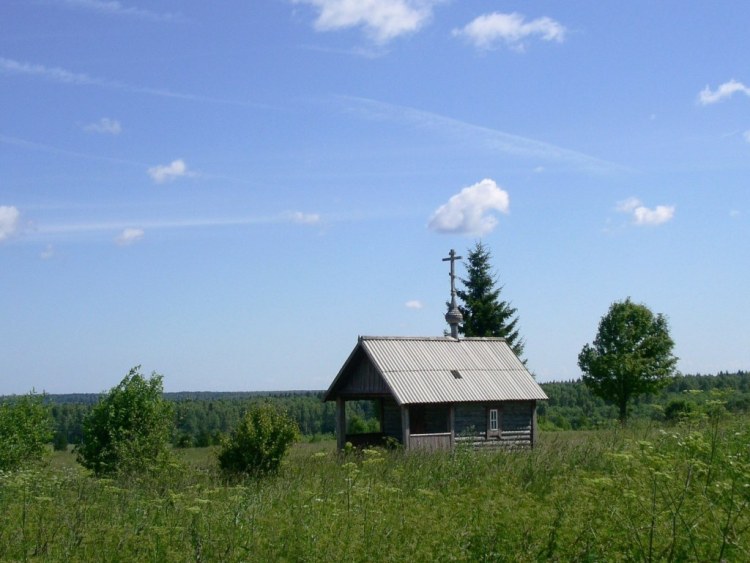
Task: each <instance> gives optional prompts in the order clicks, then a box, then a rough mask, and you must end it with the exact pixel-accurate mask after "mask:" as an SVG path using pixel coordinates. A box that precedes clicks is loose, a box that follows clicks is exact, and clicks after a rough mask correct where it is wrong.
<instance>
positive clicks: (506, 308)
mask: <svg viewBox="0 0 750 563" xmlns="http://www.w3.org/2000/svg"><path fill="white" fill-rule="evenodd" d="M491 260H492V253H491V252H490V249H489V248H487V247H486V246H485V245H483V244H482V243H481V241H480V242H477V243H476V245H475V246H474V248H473V249H470V250H469V251H468V254H467V257H466V261H465V265H466V273H467V277H466V278H459V280H460V281H461V283H462V284H463V286H464V287H463V289H460V290H457V291H456V295H457V296H458V297H459V298H460V299H461V301H463V305H459V307H458V308H459V310H460V311H461V314H462V315H463V317H464V320H463V324H461V325H459V327H458V332H459V333H461V334H463V335H464V336H501V337H503V338H505V340H506V341H507V342H508V345H509V346H510V347H511V349H512V350H513V351H514V352H515V353H516V355H517V356H518V357H519V358H520V357H521V355H522V354H523V348H524V341H523V339H522V338H521V337H520V334H519V332H518V316H517V315H516V313H517V310H516V308H515V307H512V306H511V305H510V303H508V302H507V301H502V300H501V299H500V293H501V291H502V289H503V288H502V286H500V287H497V286H496V284H497V276H496V275H495V274H494V273H493V272H492V269H491V263H490V262H491Z"/></svg>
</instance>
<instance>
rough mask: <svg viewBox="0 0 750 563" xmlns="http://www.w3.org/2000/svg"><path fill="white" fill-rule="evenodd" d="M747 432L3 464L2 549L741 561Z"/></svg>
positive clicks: (749, 486)
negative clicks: (417, 449) (122, 465)
mask: <svg viewBox="0 0 750 563" xmlns="http://www.w3.org/2000/svg"><path fill="white" fill-rule="evenodd" d="M749 445H750V424H749V421H748V420H747V419H743V420H719V418H717V417H715V418H713V419H707V420H702V421H690V422H687V423H685V424H682V425H680V426H675V427H664V428H659V427H651V426H636V427H631V428H627V429H621V428H613V429H608V430H601V431H592V432H568V433H566V432H558V433H550V434H542V436H541V439H540V443H539V445H538V447H537V448H536V449H535V450H533V451H515V452H496V453H483V452H474V451H471V450H458V451H456V452H453V453H438V454H429V455H427V454H421V455H420V454H418V453H404V452H399V451H395V452H386V451H383V450H364V451H362V452H354V453H351V454H348V455H343V454H337V453H336V452H334V451H333V446H332V444H331V443H330V442H328V443H318V444H305V445H300V446H298V448H297V449H296V450H295V451H294V452H293V454H292V456H290V458H289V459H288V460H287V461H286V462H285V464H284V466H283V467H282V470H281V472H280V474H279V475H278V476H277V477H274V478H270V479H265V480H260V481H252V480H247V481H244V482H240V483H227V482H225V481H224V480H223V477H222V475H221V474H220V473H219V472H218V471H217V470H216V469H215V465H216V464H215V462H214V460H213V458H212V454H211V453H210V451H208V450H192V451H191V450H188V451H187V452H186V455H187V456H188V457H187V459H185V460H184V461H182V462H181V463H175V464H173V466H172V467H170V468H169V469H168V470H167V471H165V472H163V473H161V474H159V475H151V476H148V477H141V478H130V479H129V480H124V479H120V480H108V479H96V478H93V477H91V476H90V475H88V474H87V473H85V472H84V471H82V470H80V469H78V468H77V467H74V466H66V464H65V463H60V462H59V461H58V463H57V464H56V465H54V466H48V467H46V468H37V469H33V470H28V471H23V472H16V473H6V474H2V475H0V560H11V561H15V560H19V561H21V560H28V559H39V560H71V561H86V560H96V561H135V560H137V561H405V560H413V561H434V560H439V561H450V560H456V561H507V560H513V561H538V560H590V561H598V560H623V561H632V560H636V561H662V560H666V561H671V560H674V561H683V560H695V561H720V560H726V561H746V560H750V539H749V538H748V536H749V534H750V514H749V512H750V511H748V503H749V502H750V459H749V453H750V452H749V451H748V447H749ZM60 455H62V456H64V455H68V456H70V454H60ZM71 457H72V456H71Z"/></svg>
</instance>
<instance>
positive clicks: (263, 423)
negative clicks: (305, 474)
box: [219, 404, 299, 476]
mask: <svg viewBox="0 0 750 563" xmlns="http://www.w3.org/2000/svg"><path fill="white" fill-rule="evenodd" d="M298 438H299V429H298V428H297V423H296V422H294V420H292V419H291V418H290V417H289V416H288V415H287V414H286V413H285V412H283V411H280V410H278V409H276V408H274V407H273V406H271V405H269V404H263V405H256V406H254V407H252V408H251V409H250V410H249V411H248V412H247V413H245V416H243V417H242V419H241V420H240V423H239V425H238V426H237V428H235V429H234V431H233V432H232V433H231V435H230V436H229V437H228V438H225V439H223V440H222V443H221V449H220V451H219V466H220V467H221V469H222V470H223V471H225V472H226V473H234V474H248V475H254V476H261V475H267V474H269V473H276V472H277V471H278V469H279V466H280V465H281V460H282V459H283V458H284V456H285V455H286V453H287V451H288V450H289V447H290V446H291V445H292V443H294V442H295V441H296V440H297V439H298Z"/></svg>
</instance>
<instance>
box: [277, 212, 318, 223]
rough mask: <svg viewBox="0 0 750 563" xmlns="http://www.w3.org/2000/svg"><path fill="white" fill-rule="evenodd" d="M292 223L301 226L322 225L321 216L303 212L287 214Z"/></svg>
mask: <svg viewBox="0 0 750 563" xmlns="http://www.w3.org/2000/svg"><path fill="white" fill-rule="evenodd" d="M285 215H286V217H287V219H289V221H290V222H291V223H297V224H299V225H317V224H318V223H320V215H319V214H317V213H303V212H302V211H290V212H288V213H286V214H285Z"/></svg>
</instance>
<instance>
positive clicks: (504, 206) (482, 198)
mask: <svg viewBox="0 0 750 563" xmlns="http://www.w3.org/2000/svg"><path fill="white" fill-rule="evenodd" d="M509 209H510V197H509V196H508V192H506V191H505V190H503V189H502V188H501V187H500V186H498V185H497V184H496V183H495V181H494V180H490V179H484V180H482V181H481V182H478V183H476V184H474V185H472V186H468V187H466V188H463V189H462V190H461V191H460V192H459V193H457V194H456V195H454V196H453V197H451V198H450V199H449V200H448V202H447V203H445V204H443V205H441V206H440V207H438V208H437V210H436V211H435V213H433V215H432V217H431V218H430V222H429V224H428V227H429V229H430V230H432V231H435V232H438V233H458V234H468V235H477V236H483V235H487V234H489V233H491V232H492V231H493V230H494V228H495V227H496V226H497V217H495V215H494V212H496V211H499V212H500V213H505V214H507V213H508V212H509Z"/></svg>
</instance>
